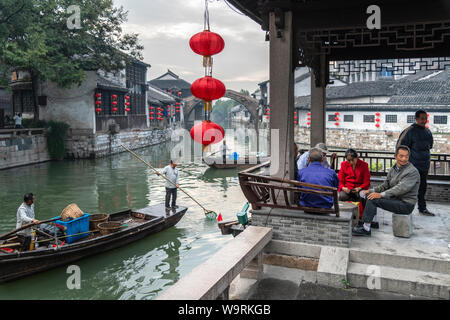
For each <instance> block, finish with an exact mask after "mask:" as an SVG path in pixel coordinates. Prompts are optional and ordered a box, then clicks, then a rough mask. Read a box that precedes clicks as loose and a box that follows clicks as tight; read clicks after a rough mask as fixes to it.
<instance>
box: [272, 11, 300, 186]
mask: <svg viewBox="0 0 450 320" xmlns="http://www.w3.org/2000/svg"><path fill="white" fill-rule="evenodd" d="M281 14H284V27H283V28H281V29H280V28H277V26H276V24H275V13H274V12H271V13H270V107H271V108H270V129H271V131H272V135H271V137H272V140H271V152H270V160H271V168H270V175H271V176H276V177H280V178H284V179H294V162H295V161H294V160H295V159H294V155H293V153H294V67H293V61H292V60H293V59H292V53H293V32H292V12H286V13H281ZM279 31H281V32H279ZM280 35H281V37H279V36H280ZM274 130H278V136H277V135H276V134H275V135H274V133H273V132H274ZM274 147H275V148H274ZM276 149H278V150H276Z"/></svg>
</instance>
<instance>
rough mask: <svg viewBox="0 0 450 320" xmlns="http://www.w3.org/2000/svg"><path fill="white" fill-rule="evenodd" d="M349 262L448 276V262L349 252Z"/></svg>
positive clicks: (375, 253)
mask: <svg viewBox="0 0 450 320" xmlns="http://www.w3.org/2000/svg"><path fill="white" fill-rule="evenodd" d="M350 262H356V263H365V264H373V265H381V266H387V267H393V268H402V269H413V270H418V271H426V272H437V273H443V274H450V260H445V259H433V258H425V257H419V256H400V255H394V254H388V253H384V252H383V253H382V252H373V251H372V252H367V251H359V250H350Z"/></svg>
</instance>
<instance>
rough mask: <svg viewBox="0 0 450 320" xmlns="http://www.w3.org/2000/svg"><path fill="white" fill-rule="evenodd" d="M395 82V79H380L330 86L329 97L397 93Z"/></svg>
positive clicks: (389, 94)
mask: <svg viewBox="0 0 450 320" xmlns="http://www.w3.org/2000/svg"><path fill="white" fill-rule="evenodd" d="M395 83H396V82H395V81H393V80H378V81H364V82H353V83H350V84H348V85H345V86H336V87H328V88H327V99H339V98H356V97H368V96H372V97H374V96H391V95H393V94H394V93H395Z"/></svg>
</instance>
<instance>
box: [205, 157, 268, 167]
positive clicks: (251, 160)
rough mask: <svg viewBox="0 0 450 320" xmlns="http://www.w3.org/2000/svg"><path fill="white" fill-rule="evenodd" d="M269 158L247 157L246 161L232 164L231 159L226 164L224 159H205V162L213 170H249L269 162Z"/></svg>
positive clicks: (242, 160) (241, 160)
mask: <svg viewBox="0 0 450 320" xmlns="http://www.w3.org/2000/svg"><path fill="white" fill-rule="evenodd" d="M269 160H270V158H269V157H245V158H244V159H238V160H236V159H235V160H233V161H232V162H231V161H230V159H227V160H226V163H223V158H222V157H211V156H209V157H205V158H203V161H204V162H205V163H206V164H207V165H208V166H209V167H211V168H214V169H235V168H239V169H247V168H251V167H254V166H256V165H258V164H261V163H264V162H267V161H269Z"/></svg>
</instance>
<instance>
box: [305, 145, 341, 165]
mask: <svg viewBox="0 0 450 320" xmlns="http://www.w3.org/2000/svg"><path fill="white" fill-rule="evenodd" d="M314 148H317V149H319V150H320V151H322V152H323V154H324V157H323V160H322V166H324V167H325V168H331V167H332V166H333V165H334V161H335V160H336V158H337V154H336V153H333V154H332V155H331V166H330V164H329V163H328V160H327V157H326V155H327V152H328V148H327V145H326V144H325V143H323V142H320V143H318V144H316V145H315V146H314ZM310 163H311V162H310V161H309V151H306V152H305V153H303V154H302V155H301V156H300V157H299V158H298V160H297V169H298V170H302V169H303V168H306V167H307V166H309V164H310Z"/></svg>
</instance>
